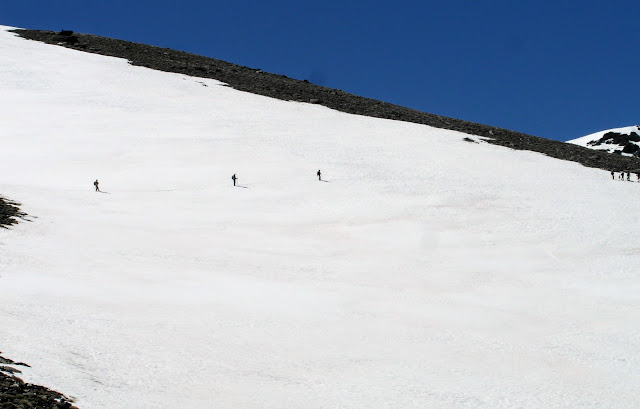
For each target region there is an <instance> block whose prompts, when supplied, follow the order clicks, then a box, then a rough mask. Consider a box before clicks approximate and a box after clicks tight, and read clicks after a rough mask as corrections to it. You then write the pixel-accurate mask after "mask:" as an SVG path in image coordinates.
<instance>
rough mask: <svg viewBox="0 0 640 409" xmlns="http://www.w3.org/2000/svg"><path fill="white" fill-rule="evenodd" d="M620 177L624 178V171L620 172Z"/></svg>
mask: <svg viewBox="0 0 640 409" xmlns="http://www.w3.org/2000/svg"><path fill="white" fill-rule="evenodd" d="M618 179H620V180H624V172H620V176H618Z"/></svg>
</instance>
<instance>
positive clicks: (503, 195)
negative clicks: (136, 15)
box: [0, 27, 640, 409]
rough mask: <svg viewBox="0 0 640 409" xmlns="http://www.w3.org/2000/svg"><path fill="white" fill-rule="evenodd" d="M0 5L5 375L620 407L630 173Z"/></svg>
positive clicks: (484, 403)
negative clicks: (120, 43) (214, 76)
mask: <svg viewBox="0 0 640 409" xmlns="http://www.w3.org/2000/svg"><path fill="white" fill-rule="evenodd" d="M7 29H8V27H2V30H1V31H0V92H1V93H0V95H1V97H0V125H1V126H0V144H1V146H2V149H1V151H0V158H1V160H0V194H2V195H4V196H5V197H7V198H9V199H12V200H16V201H19V202H21V203H22V207H21V210H23V211H25V212H27V213H28V214H29V215H30V216H31V217H32V222H23V223H20V224H18V225H16V226H14V227H13V228H11V229H10V230H2V231H0V350H2V352H3V354H4V355H5V356H6V357H7V358H11V359H14V360H17V361H23V362H26V363H28V364H30V365H31V366H32V368H30V369H28V370H27V371H25V377H24V378H25V380H28V381H30V382H36V383H40V384H42V385H44V386H47V387H50V388H52V389H55V390H58V391H60V392H62V393H64V394H66V395H68V396H73V397H75V398H76V404H77V405H78V406H79V407H80V408H81V409H102V408H110V409H111V408H121V409H125V408H126V409H128V408H139V409H146V408H162V409H169V408H229V409H231V408H233V409H249V408H251V409H254V408H255V409H258V408H260V409H269V408H273V409H276V408H277V409H285V408H291V409H293V408H314V409H315V408H327V409H329V408H330V409H334V408H357V409H363V408H376V409H382V408H403V409H408V408H421V409H424V408H447V409H449V408H531V409H534V408H535V409H539V408H587V407H588V408H615V409H621V408H637V407H639V406H640V388H638V385H640V325H639V323H640V274H639V273H638V271H639V265H640V241H639V233H638V232H640V221H639V220H638V219H637V218H636V217H635V215H637V214H640V201H639V200H638V195H639V194H640V183H630V182H622V181H617V180H616V181H613V180H611V176H610V175H609V173H608V172H605V171H602V170H598V169H590V168H585V167H583V166H581V165H579V164H576V163H572V162H564V161H559V160H555V159H551V158H548V157H546V156H543V155H540V154H537V153H532V152H526V151H514V150H510V149H506V148H503V147H499V146H495V145H490V144H487V143H483V142H482V141H481V140H479V138H476V139H478V141H479V142H480V143H470V142H466V141H464V140H463V138H464V137H468V136H469V135H465V134H461V133H457V132H453V131H446V130H441V129H435V128H430V127H427V126H422V125H416V124H410V123H402V122H395V121H390V120H381V119H374V118H367V117H362V116H356V115H349V114H345V113H339V112H336V111H332V110H329V109H327V108H324V107H321V106H317V105H311V104H304V103H297V102H284V101H279V100H274V99H269V98H265V97H261V96H256V95H252V94H248V93H243V92H239V91H236V90H234V89H231V88H229V87H226V86H224V84H221V83H219V82H217V81H214V80H209V79H200V78H192V77H186V76H184V75H179V74H170V73H164V72H158V71H152V70H149V69H146V68H141V67H134V66H131V65H129V64H128V63H127V61H124V60H121V59H116V58H109V57H104V56H100V55H94V54H87V53H82V52H78V51H74V50H69V49H66V48H62V47H56V46H50V45H45V44H41V43H37V42H32V41H27V40H24V39H21V38H18V37H16V36H15V35H14V34H13V33H8V32H6V30H7ZM318 169H321V170H322V174H323V178H325V179H326V181H325V182H319V181H318V180H317V177H316V176H315V174H316V171H317V170H318ZM234 173H236V174H237V175H238V177H239V180H238V182H239V185H240V186H239V187H235V188H234V187H233V186H232V181H231V179H230V178H231V175H232V174H234ZM96 178H97V179H99V180H100V187H101V189H102V190H104V191H105V192H108V193H96V192H94V191H93V186H92V183H93V181H94V180H95V179H96Z"/></svg>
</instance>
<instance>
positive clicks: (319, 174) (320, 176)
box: [316, 169, 322, 180]
mask: <svg viewBox="0 0 640 409" xmlns="http://www.w3.org/2000/svg"><path fill="white" fill-rule="evenodd" d="M316 175H318V180H322V174H321V173H320V169H318V173H316Z"/></svg>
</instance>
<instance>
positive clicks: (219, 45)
mask: <svg viewBox="0 0 640 409" xmlns="http://www.w3.org/2000/svg"><path fill="white" fill-rule="evenodd" d="M639 17H640V2H639V1H637V0H635V1H631V0H629V1H626V0H625V1H621V0H610V1H599V0H598V1H594V0H583V1H563V0H557V1H550V0H539V1H527V0H523V1H518V0H509V1H503V0H500V1H492V0H486V1H478V0H465V1H463V0H447V1H428V0H422V1H413V0H412V1H403V0H398V1H375V0H368V1H361V0H342V1H334V0H325V1H314V0H307V1H287V0H273V1H249V0H224V1H215V0H213V1H211V0H209V1H200V0H183V1H168V0H153V1H150V0H149V1H147V0H142V1H135V0H131V1H124V0H111V1H91V0H83V1H78V0H64V1H44V0H37V1H34V0H20V1H6V2H3V4H2V8H1V9H0V24H3V25H9V26H16V27H22V28H33V29H44V30H61V29H65V30H74V31H78V32H82V33H91V34H97V35H102V36H107V37H114V38H119V39H123V40H129V41H135V42H140V43H147V44H153V45H158V46H162V47H168V48H174V49H178V50H184V51H189V52H192V53H196V54H201V55H206V56H209V57H214V58H218V59H221V60H225V61H229V62H233V63H236V64H240V65H245V66H249V67H253V68H261V69H263V70H264V71H269V72H273V73H277V74H283V75H287V76H289V77H292V78H298V79H308V80H309V81H311V82H313V83H315V84H319V85H324V86H327V87H331V88H338V89H342V90H344V91H347V92H350V93H354V94H357V95H362V96H366V97H370V98H375V99H380V100H383V101H388V102H392V103H395V104H398V105H403V106H407V107H410V108H414V109H418V110H421V111H426V112H431V113H434V114H439V115H445V116H450V117H455V118H460V119H465V120H469V121H474V122H480V123H484V124H488V125H495V126H500V127H503V128H507V129H513V130H517V131H520V132H525V133H529V134H533V135H538V136H542V137H545V138H552V139H558V140H568V139H573V138H577V137H579V136H583V135H586V134H589V133H592V132H596V131H600V130H604V129H609V128H616V127H621V126H628V125H638V124H640V115H639V113H640V110H639V108H640V103H639V102H640V101H639V98H640V82H639V81H638V79H639V78H640V27H638V25H639V24H638V23H639V20H640V18H639Z"/></svg>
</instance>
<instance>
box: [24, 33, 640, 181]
mask: <svg viewBox="0 0 640 409" xmlns="http://www.w3.org/2000/svg"><path fill="white" fill-rule="evenodd" d="M14 32H15V33H17V34H18V35H20V36H22V37H23V38H26V39H30V40H36V41H42V42H45V43H48V44H55V45H60V46H63V47H68V48H73V49H76V50H81V51H86V52H90V53H96V54H102V55H107V56H112V57H119V58H124V59H127V60H129V61H130V62H131V64H133V65H139V66H144V67H147V68H151V69H155V70H160V71H166V72H175V73H181V74H185V75H190V76H195V77H202V78H212V79H216V80H218V81H222V82H224V83H226V84H228V85H229V86H231V87H233V88H235V89H238V90H241V91H246V92H251V93H254V94H259V95H264V96H268V97H272V98H277V99H282V100H293V101H301V102H308V103H312V104H320V105H323V106H326V107H328V108H331V109H335V110H338V111H342V112H347V113H352V114H358V115H364V116H371V117H377V118H385V119H393V120H398V121H407V122H414V123H419V124H425V125H429V126H433V127H436V128H442V129H450V130H454V131H460V132H464V133H467V134H471V135H478V136H482V137H485V138H486V139H487V141H488V142H490V143H493V144H496V145H501V146H505V147H509V148H513V149H519V150H529V151H534V152H540V153H543V154H545V155H548V156H550V157H553V158H557V159H562V160H568V161H573V162H578V163H581V164H582V165H584V166H588V167H593V168H600V169H607V170H615V171H622V170H635V169H636V168H639V167H640V162H637V160H636V159H635V158H628V157H623V156H618V155H608V154H606V153H605V152H598V151H594V150H592V149H588V148H585V147H581V146H577V145H575V144H568V143H564V142H558V141H554V140H550V139H545V138H540V137H536V136H532V135H527V134H523V133H520V132H515V131H510V130H506V129H502V128H497V127H492V126H487V125H482V124H477V123H473V122H468V121H463V120H460V119H453V118H447V117H444V116H440V115H434V114H429V113H425V112H420V111H416V110H413V109H409V108H405V107H401V106H398V105H393V104H390V103H386V102H381V101H377V100H373V99H369V98H364V97H359V96H356V95H352V94H349V93H346V92H344V91H341V90H336V89H331V88H325V87H321V86H318V85H314V84H311V83H309V82H308V81H306V80H296V79H292V78H288V77H286V76H283V75H277V74H270V73H267V72H264V71H262V70H261V69H257V68H249V67H243V66H239V65H235V64H232V63H228V62H224V61H221V60H217V59H214V58H208V57H203V56H199V55H195V54H190V53H187V52H183V51H176V50H171V49H167V48H160V47H154V46H149V45H145V44H138V43H132V42H128V41H122V40H116V39H111V38H105V37H99V36H95V35H91V34H79V33H74V32H72V31H61V32H53V31H41V30H22V29H20V30H14Z"/></svg>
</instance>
